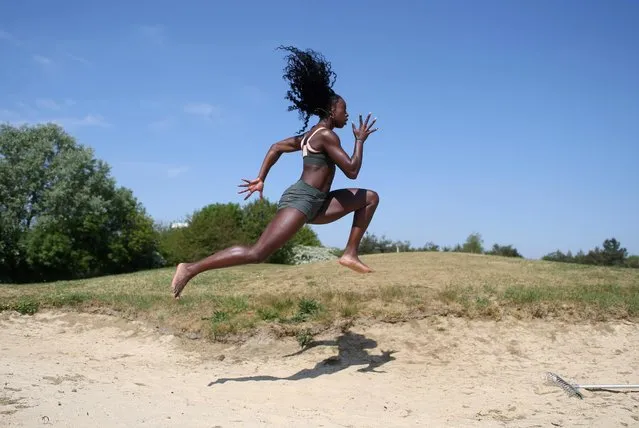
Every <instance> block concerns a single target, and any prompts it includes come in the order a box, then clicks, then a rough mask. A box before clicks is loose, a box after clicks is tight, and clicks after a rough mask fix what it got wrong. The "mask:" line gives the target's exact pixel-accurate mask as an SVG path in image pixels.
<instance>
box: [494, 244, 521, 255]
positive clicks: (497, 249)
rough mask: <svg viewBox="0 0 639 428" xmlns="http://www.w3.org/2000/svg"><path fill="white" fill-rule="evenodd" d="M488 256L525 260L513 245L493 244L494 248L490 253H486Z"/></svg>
mask: <svg viewBox="0 0 639 428" xmlns="http://www.w3.org/2000/svg"><path fill="white" fill-rule="evenodd" d="M486 254H489V255H493V256H502V257H521V258H523V256H522V255H521V254H519V251H517V248H515V247H513V246H512V245H499V244H493V248H492V249H491V250H490V251H488V252H486Z"/></svg>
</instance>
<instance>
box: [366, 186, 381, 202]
mask: <svg viewBox="0 0 639 428" xmlns="http://www.w3.org/2000/svg"><path fill="white" fill-rule="evenodd" d="M366 204H367V205H375V206H377V205H379V194H378V193H377V192H376V191H374V190H367V191H366Z"/></svg>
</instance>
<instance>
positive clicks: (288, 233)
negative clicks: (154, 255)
mask: <svg viewBox="0 0 639 428" xmlns="http://www.w3.org/2000/svg"><path fill="white" fill-rule="evenodd" d="M305 223H306V216H305V215H304V214H303V213H302V212H301V211H299V210H297V209H295V208H284V209H281V210H279V211H278V212H277V213H276V214H275V217H274V218H273V220H271V222H270V223H269V224H268V226H266V229H265V230H264V232H262V235H261V236H260V238H259V239H258V240H257V242H256V243H255V244H254V245H252V246H245V245H235V246H233V247H229V248H226V249H224V250H221V251H218V252H217V253H215V254H212V255H210V256H208V257H206V258H204V259H202V260H199V261H197V262H194V263H180V264H179V265H178V266H177V269H176V271H175V275H174V276H173V281H172V284H171V288H172V290H173V296H174V297H175V298H176V299H177V298H179V296H180V293H181V292H182V290H183V289H184V287H185V286H186V284H187V283H188V282H189V281H190V280H191V279H193V277H195V276H196V275H198V274H200V273H202V272H204V271H207V270H211V269H220V268H224V267H230V266H237V265H244V264H250V263H262V262H263V261H265V260H266V259H267V258H268V257H269V256H270V255H271V254H273V253H274V252H275V251H277V250H278V249H279V248H281V247H282V246H283V245H284V244H285V243H286V241H288V240H289V239H291V238H292V237H293V236H294V235H295V233H297V231H298V230H300V228H302V226H304V224H305Z"/></svg>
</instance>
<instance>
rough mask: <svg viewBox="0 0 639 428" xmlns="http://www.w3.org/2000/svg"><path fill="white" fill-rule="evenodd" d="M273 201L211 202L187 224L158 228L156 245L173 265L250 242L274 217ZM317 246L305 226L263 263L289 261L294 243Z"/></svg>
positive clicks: (311, 233)
mask: <svg viewBox="0 0 639 428" xmlns="http://www.w3.org/2000/svg"><path fill="white" fill-rule="evenodd" d="M276 212H277V204H275V203H272V202H270V201H268V200H267V199H266V198H265V199H263V200H255V201H252V202H250V203H249V204H247V205H245V206H244V207H240V205H239V204H236V203H227V204H221V203H217V204H211V205H207V206H206V207H204V208H202V209H200V210H197V211H196V212H194V213H193V215H192V216H191V217H190V218H189V219H188V221H187V224H188V226H187V227H184V228H176V229H171V228H169V227H166V226H160V227H159V235H160V248H161V253H162V255H163V256H164V257H165V258H166V260H167V262H168V263H170V264H172V265H174V264H176V263H179V262H182V261H194V260H199V259H201V258H203V257H206V256H209V255H211V254H213V253H215V252H217V251H220V250H222V249H224V248H227V247H230V246H233V245H252V244H253V243H255V242H256V241H257V240H258V239H259V237H260V236H261V235H262V233H263V232H264V230H265V229H266V226H267V225H268V224H269V222H270V221H271V220H272V219H273V217H274V216H275V213H276ZM298 245H301V246H306V247H318V246H321V242H320V240H319V238H318V237H317V234H316V233H315V232H314V231H313V230H312V229H311V228H310V227H308V226H307V225H305V226H304V227H303V228H302V229H301V230H300V231H299V232H298V233H297V234H295V235H294V237H293V238H292V239H291V240H290V241H289V242H287V243H285V244H284V246H283V247H282V248H280V249H278V250H277V251H275V253H273V254H272V255H271V256H270V257H269V258H268V259H267V260H266V262H267V263H279V264H290V263H293V262H294V261H293V256H294V254H293V248H294V247H295V246H298Z"/></svg>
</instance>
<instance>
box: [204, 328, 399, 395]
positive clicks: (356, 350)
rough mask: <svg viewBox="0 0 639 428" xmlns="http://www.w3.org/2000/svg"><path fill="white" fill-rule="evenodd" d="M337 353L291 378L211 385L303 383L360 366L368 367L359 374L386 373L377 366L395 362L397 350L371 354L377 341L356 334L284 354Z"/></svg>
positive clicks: (223, 380) (242, 379) (252, 378)
mask: <svg viewBox="0 0 639 428" xmlns="http://www.w3.org/2000/svg"><path fill="white" fill-rule="evenodd" d="M336 345H337V349H338V351H339V352H338V354H337V355H334V356H332V357H329V358H326V359H325V360H322V361H320V362H319V363H317V364H315V367H313V368H311V369H303V370H300V371H299V372H297V373H295V374H292V375H290V376H288V377H275V376H246V377H238V378H220V379H218V380H216V381H213V382H211V383H209V385H208V386H213V385H217V384H222V383H226V382H249V381H275V380H301V379H313V378H316V377H319V376H324V375H331V374H333V373H337V372H340V371H342V370H345V369H347V368H349V367H351V366H358V365H364V364H366V365H367V366H366V367H362V368H361V369H359V370H357V371H358V372H374V373H384V372H383V371H379V370H376V369H377V368H378V367H380V366H382V365H384V364H386V363H388V362H390V361H393V360H394V359H395V357H393V356H392V354H394V353H395V351H381V354H380V355H370V354H369V353H368V352H367V351H366V350H367V349H375V348H376V347H377V342H375V341H374V340H372V339H369V338H367V337H365V336H363V335H361V334H356V333H350V332H347V333H344V334H343V335H341V336H339V337H338V338H337V339H336V340H319V341H313V342H311V343H310V344H309V345H308V346H307V347H306V348H304V349H302V350H300V351H298V352H295V353H293V354H289V355H285V356H284V357H285V358H286V357H294V356H296V355H300V354H302V353H304V352H306V351H308V350H309V349H311V348H315V347H317V346H336Z"/></svg>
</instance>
